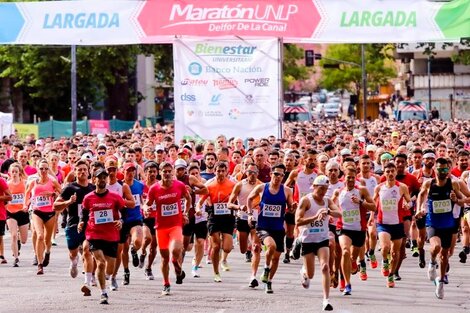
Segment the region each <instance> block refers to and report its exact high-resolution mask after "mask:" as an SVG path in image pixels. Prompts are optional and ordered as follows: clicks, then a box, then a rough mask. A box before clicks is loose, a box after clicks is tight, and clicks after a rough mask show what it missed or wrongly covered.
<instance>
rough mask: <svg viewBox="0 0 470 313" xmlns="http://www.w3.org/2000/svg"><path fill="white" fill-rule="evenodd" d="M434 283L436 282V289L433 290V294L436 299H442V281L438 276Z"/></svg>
mask: <svg viewBox="0 0 470 313" xmlns="http://www.w3.org/2000/svg"><path fill="white" fill-rule="evenodd" d="M434 283H435V284H436V291H435V292H434V294H435V295H436V297H437V298H438V299H444V282H443V281H441V280H440V279H439V278H436V280H435V281H434Z"/></svg>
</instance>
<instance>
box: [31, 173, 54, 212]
mask: <svg viewBox="0 0 470 313" xmlns="http://www.w3.org/2000/svg"><path fill="white" fill-rule="evenodd" d="M44 192H54V185H53V184H52V180H50V179H49V180H48V181H47V182H46V183H45V184H39V183H38V180H36V183H35V184H34V187H33V190H32V192H31V200H32V202H31V203H32V205H33V210H38V211H41V212H47V213H51V212H53V211H54V210H53V209H52V204H53V203H54V199H53V197H52V196H43V195H41V194H42V193H44Z"/></svg>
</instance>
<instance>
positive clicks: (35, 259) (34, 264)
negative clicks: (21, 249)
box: [32, 256, 38, 266]
mask: <svg viewBox="0 0 470 313" xmlns="http://www.w3.org/2000/svg"><path fill="white" fill-rule="evenodd" d="M32 265H33V266H37V265H38V258H37V256H34V258H33V263H32Z"/></svg>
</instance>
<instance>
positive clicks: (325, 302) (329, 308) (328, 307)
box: [322, 299, 333, 311]
mask: <svg viewBox="0 0 470 313" xmlns="http://www.w3.org/2000/svg"><path fill="white" fill-rule="evenodd" d="M322 309H323V311H333V306H332V305H331V304H330V301H329V300H328V299H323V305H322Z"/></svg>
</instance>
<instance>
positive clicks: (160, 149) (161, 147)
mask: <svg viewBox="0 0 470 313" xmlns="http://www.w3.org/2000/svg"><path fill="white" fill-rule="evenodd" d="M155 151H165V148H164V147H163V146H162V145H156V146H155Z"/></svg>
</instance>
